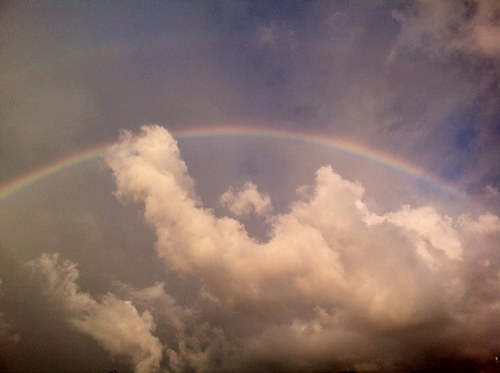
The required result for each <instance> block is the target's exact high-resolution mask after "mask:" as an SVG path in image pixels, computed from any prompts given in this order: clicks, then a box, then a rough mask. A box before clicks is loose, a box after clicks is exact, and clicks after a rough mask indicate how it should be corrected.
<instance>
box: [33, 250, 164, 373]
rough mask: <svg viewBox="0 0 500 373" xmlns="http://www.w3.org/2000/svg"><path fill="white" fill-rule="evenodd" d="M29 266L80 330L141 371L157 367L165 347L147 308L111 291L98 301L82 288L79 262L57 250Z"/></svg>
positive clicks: (70, 321)
mask: <svg viewBox="0 0 500 373" xmlns="http://www.w3.org/2000/svg"><path fill="white" fill-rule="evenodd" d="M28 268H29V269H30V270H31V271H32V272H33V273H37V274H38V273H40V274H42V275H43V279H44V280H45V281H46V292H47V293H46V294H47V295H48V296H50V297H51V298H52V299H53V300H54V302H55V304H57V305H58V306H59V307H61V308H62V310H63V313H64V314H65V315H66V317H67V319H68V322H69V323H70V324H71V325H72V326H73V327H74V328H75V329H76V330H77V331H79V332H81V333H85V334H88V335H89V336H90V337H92V338H94V339H95V340H96V341H97V342H99V343H100V344H101V345H102V346H103V347H104V348H105V349H106V350H107V351H109V352H110V353H111V354H116V355H119V356H125V357H127V358H128V359H130V361H131V362H132V363H133V364H134V366H135V371H136V372H138V373H140V372H154V371H158V369H159V365H160V361H161V359H162V349H163V347H162V345H161V343H160V341H159V340H158V338H156V337H155V336H154V335H153V334H152V332H153V331H154V328H155V324H154V321H153V319H152V317H151V314H150V313H149V312H148V311H144V312H142V313H139V312H138V311H137V309H136V308H135V307H134V306H133V305H132V304H131V303H130V302H129V301H124V300H120V299H118V298H117V297H116V296H115V295H114V294H112V293H107V294H105V295H104V296H103V297H102V299H100V300H99V301H96V300H95V299H94V298H93V297H92V296H91V295H90V294H88V293H85V292H82V291H80V289H79V288H78V285H77V283H76V281H77V279H78V277H79V272H78V269H77V267H76V265H75V264H74V263H71V262H69V261H67V260H60V259H59V255H58V254H43V255H42V256H40V257H39V258H38V259H36V260H34V261H31V262H29V263H28Z"/></svg>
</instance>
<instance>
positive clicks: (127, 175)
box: [45, 126, 500, 371]
mask: <svg viewBox="0 0 500 373" xmlns="http://www.w3.org/2000/svg"><path fill="white" fill-rule="evenodd" d="M108 164H109V165H110V167H111V169H112V171H113V174H114V177H115V180H116V185H117V192H116V194H117V196H118V197H119V198H120V199H122V200H128V201H133V202H135V203H138V204H140V205H141V206H143V209H144V218H145V220H146V222H147V224H148V225H150V226H151V228H152V229H153V230H154V232H155V234H156V237H157V241H156V250H157V252H158V255H159V257H160V258H161V259H162V260H163V261H164V263H165V266H166V267H167V269H168V270H169V271H174V272H175V273H177V274H179V276H181V277H180V278H184V279H187V278H190V279H191V280H193V281H194V282H195V283H197V284H198V287H195V288H196V289H197V290H193V291H194V293H195V294H197V295H196V296H195V297H194V299H191V301H190V302H191V303H190V304H189V305H187V306H185V307H180V306H175V307H168V306H165V307H163V309H170V311H168V312H170V314H168V312H167V311H163V312H162V311H161V309H162V307H156V308H155V307H153V308H154V309H155V311H152V312H156V313H159V314H163V316H158V317H159V318H161V317H164V318H166V320H169V321H168V323H170V325H177V326H176V328H177V330H178V331H179V330H180V331H182V332H178V333H176V335H177V336H178V338H179V339H180V340H183V339H185V340H189V339H190V338H192V337H189V336H188V334H189V331H186V330H187V329H189V328H187V327H186V325H187V324H185V322H183V321H182V320H185V319H186V318H189V317H194V316H192V315H196V316H195V318H196V320H197V321H196V323H198V325H205V327H206V328H208V329H207V330H209V332H207V333H206V334H205V335H204V337H203V338H204V343H205V345H206V348H205V350H204V351H207V350H209V349H210V348H212V349H213V348H216V350H217V353H216V354H206V353H205V354H202V355H201V356H203V358H200V359H198V360H193V359H191V360H189V359H186V358H184V359H183V360H182V361H183V363H182V364H181V363H179V361H180V360H179V359H180V358H179V356H182V355H183V353H182V351H185V350H186V349H185V348H184V349H183V347H182V346H185V344H184V342H181V341H179V340H178V341H177V345H178V351H174V350H172V351H171V353H170V355H171V359H170V362H171V367H172V368H175V367H177V368H178V369H181V367H183V366H184V367H185V366H186V364H187V365H189V366H190V367H191V368H193V369H195V370H207V369H209V367H212V368H213V367H214V365H213V364H219V365H218V366H219V367H223V368H226V369H227V368H231V369H242V367H243V366H247V367H248V366H253V365H252V364H257V366H260V365H259V364H271V366H278V367H281V368H285V369H287V368H290V369H291V368H293V369H306V370H307V369H313V368H321V367H337V368H338V369H351V368H352V369H356V370H360V371H363V370H365V371H370V370H371V371H378V370H383V369H396V367H398V368H397V369H400V370H405V369H410V368H411V367H412V366H413V365H415V364H417V365H418V364H426V362H427V359H431V357H432V358H433V359H438V360H439V361H448V360H453V359H457V358H459V359H463V360H467V361H472V362H474V364H479V363H482V362H484V361H487V360H488V359H490V358H491V357H492V356H493V355H492V354H494V352H495V351H497V350H498V349H499V348H500V341H499V340H498V338H494V337H493V336H494V335H498V333H499V332H500V330H499V329H498V323H495V320H496V319H497V318H498V317H499V316H500V303H499V301H498V299H497V297H495V296H494V295H493V294H498V292H499V291H500V285H499V284H500V282H499V281H498V280H499V276H500V270H499V268H500V263H499V260H498V255H495V253H494V252H495V249H496V244H495V242H497V241H495V240H498V238H499V234H500V222H499V219H498V217H497V216H495V215H492V214H484V215H481V216H479V217H477V218H474V217H471V216H467V215H462V216H459V217H455V218H454V217H449V216H444V215H441V214H440V213H439V212H438V211H437V210H436V209H434V208H433V207H431V206H424V207H418V208H412V207H410V206H404V207H402V208H401V209H400V210H397V211H393V212H385V213H377V212H375V211H373V210H372V208H370V205H369V203H368V202H366V198H365V191H364V188H363V187H362V186H361V185H360V184H359V183H355V182H351V181H348V180H344V179H343V178H342V177H341V176H340V175H338V174H337V173H336V172H335V171H333V169H332V168H331V167H322V168H320V169H319V170H318V171H317V172H316V180H315V182H314V183H313V184H312V185H309V186H304V187H301V188H300V190H299V192H300V193H299V198H298V200H297V201H295V202H293V203H291V204H290V207H289V209H288V211H287V212H286V213H284V214H280V215H274V216H272V217H269V216H268V217H266V219H267V220H266V221H267V224H268V231H269V232H268V236H269V238H268V240H267V241H265V242H258V241H256V240H255V239H254V238H252V237H251V236H249V234H248V233H247V231H246V229H245V226H244V225H243V223H241V222H240V221H238V220H236V219H233V218H229V217H225V216H217V215H215V213H214V212H213V211H212V210H209V209H206V208H204V207H203V205H202V203H201V201H200V198H199V197H197V195H196V193H195V191H194V182H193V180H192V179H191V177H190V176H189V174H188V171H187V167H186V165H185V163H184V162H183V160H182V159H181V157H180V152H179V149H178V147H177V144H176V142H175V140H174V139H173V138H172V137H171V135H170V134H169V133H168V131H167V130H165V129H164V128H161V127H158V126H148V127H146V126H145V127H143V128H142V129H141V132H140V133H139V134H137V135H134V134H132V133H130V132H125V133H124V134H123V135H122V138H121V141H120V142H119V143H118V144H117V145H115V146H114V147H113V148H112V149H111V151H110V154H109V156H108ZM245 190H246V191H250V192H252V191H253V192H252V195H254V194H255V193H257V192H256V191H257V188H256V186H252V184H249V185H248V186H247V188H246V189H244V191H243V192H241V193H240V194H239V195H237V194H235V193H234V192H229V193H232V194H231V195H230V196H232V199H233V200H234V201H236V200H238V199H239V200H242V199H244V198H243V196H244V193H245ZM227 193H228V192H227ZM227 193H226V197H223V200H224V199H228V198H229V197H227V196H228V194H227ZM255 196H260V194H255ZM236 197H238V198H236ZM261 198H262V197H259V199H258V200H259V201H261ZM234 201H233V202H234ZM261 202H262V201H261ZM266 205H267V202H266ZM269 205H270V201H269ZM229 206H236V205H235V203H232V204H229ZM255 207H256V206H255V204H254V208H255ZM236 215H237V214H236ZM45 261H47V260H45ZM69 283H74V281H69ZM75 294H79V293H75ZM137 296H139V297H140V298H141V299H142V300H143V302H144V304H145V307H148V306H147V304H154V303H155V302H156V303H158V302H160V303H161V302H164V303H165V302H166V304H175V300H174V298H173V297H172V296H171V295H168V294H166V293H165V292H164V291H163V288H162V287H161V286H160V287H158V286H157V287H156V288H155V287H153V288H151V289H150V290H149V291H143V292H142V293H141V292H138V293H137ZM85 299H87V298H85ZM152 300H155V301H154V302H153V303H151V302H152ZM71 303H73V302H71ZM101 305H102V307H105V306H106V304H104V302H103V303H101ZM172 310H177V311H175V312H174V311H172ZM214 314H216V315H217V317H215V316H214ZM189 315H191V316H189ZM144 317H145V316H143V321H144ZM175 320H177V321H175ZM145 322H146V321H145ZM192 323H193V324H196V323H195V322H194V321H192ZM146 324H147V322H146ZM188 324H189V323H188ZM148 325H150V324H148ZM191 333H193V331H192V330H191ZM195 339H196V338H195ZM196 340H199V338H198V339H196ZM228 342H229V345H230V346H233V348H230V347H227V343H228ZM169 345H172V343H169ZM209 346H211V347H210V348H209ZM214 346H218V347H214ZM234 348H237V350H238V353H237V354H235V353H234ZM188 355H189V354H186V353H184V356H188ZM176 359H177V360H176ZM211 359H212V360H211ZM214 359H215V360H214ZM176 361H177V363H176ZM416 361H418V362H416ZM183 364H184V365H183Z"/></svg>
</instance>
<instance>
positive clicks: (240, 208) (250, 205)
mask: <svg viewBox="0 0 500 373" xmlns="http://www.w3.org/2000/svg"><path fill="white" fill-rule="evenodd" d="M220 203H221V204H222V206H224V207H225V208H227V209H228V210H229V211H231V212H232V213H233V214H235V215H236V216H242V215H248V214H250V213H252V212H253V213H255V214H256V215H258V216H265V215H267V214H268V213H269V212H270V211H271V209H272V206H271V198H270V197H269V195H268V194H261V193H259V191H258V190H257V186H256V185H255V184H253V183H251V182H247V183H245V185H243V188H242V189H241V190H240V191H238V192H235V191H234V189H233V188H229V189H228V190H227V191H226V192H224V194H222V196H221V197H220Z"/></svg>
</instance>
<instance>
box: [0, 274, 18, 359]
mask: <svg viewBox="0 0 500 373" xmlns="http://www.w3.org/2000/svg"><path fill="white" fill-rule="evenodd" d="M2 295H3V294H2V280H0V296H2ZM14 330H15V329H14V325H13V324H11V323H10V322H8V321H7V320H6V319H5V315H4V314H3V313H2V312H0V348H1V347H3V345H5V344H16V343H19V342H20V341H21V336H20V335H19V334H17V333H14ZM0 362H1V361H0Z"/></svg>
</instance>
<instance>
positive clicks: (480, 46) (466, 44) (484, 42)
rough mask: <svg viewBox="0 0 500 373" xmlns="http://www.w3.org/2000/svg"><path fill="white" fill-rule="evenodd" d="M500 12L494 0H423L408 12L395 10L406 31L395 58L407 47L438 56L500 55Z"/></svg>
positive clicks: (491, 56)
mask: <svg viewBox="0 0 500 373" xmlns="http://www.w3.org/2000/svg"><path fill="white" fill-rule="evenodd" d="M499 11H500V5H499V3H498V2H497V1H494V0H478V1H473V2H458V1H427V0H423V1H418V2H416V3H414V4H413V5H412V6H411V7H409V9H406V10H405V11H393V12H392V14H393V17H394V18H395V19H396V20H398V21H399V22H400V23H401V26H402V30H401V34H400V35H399V38H398V43H397V44H396V49H395V50H393V54H392V55H391V58H393V57H394V55H395V53H397V49H398V48H404V47H410V48H415V49H422V50H424V51H425V52H427V53H429V54H430V55H431V56H432V57H436V58H441V57H443V56H449V55H450V54H453V53H460V54H466V55H473V56H481V57H488V58H499V57H500V25H499V24H498V20H497V16H498V12H499Z"/></svg>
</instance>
